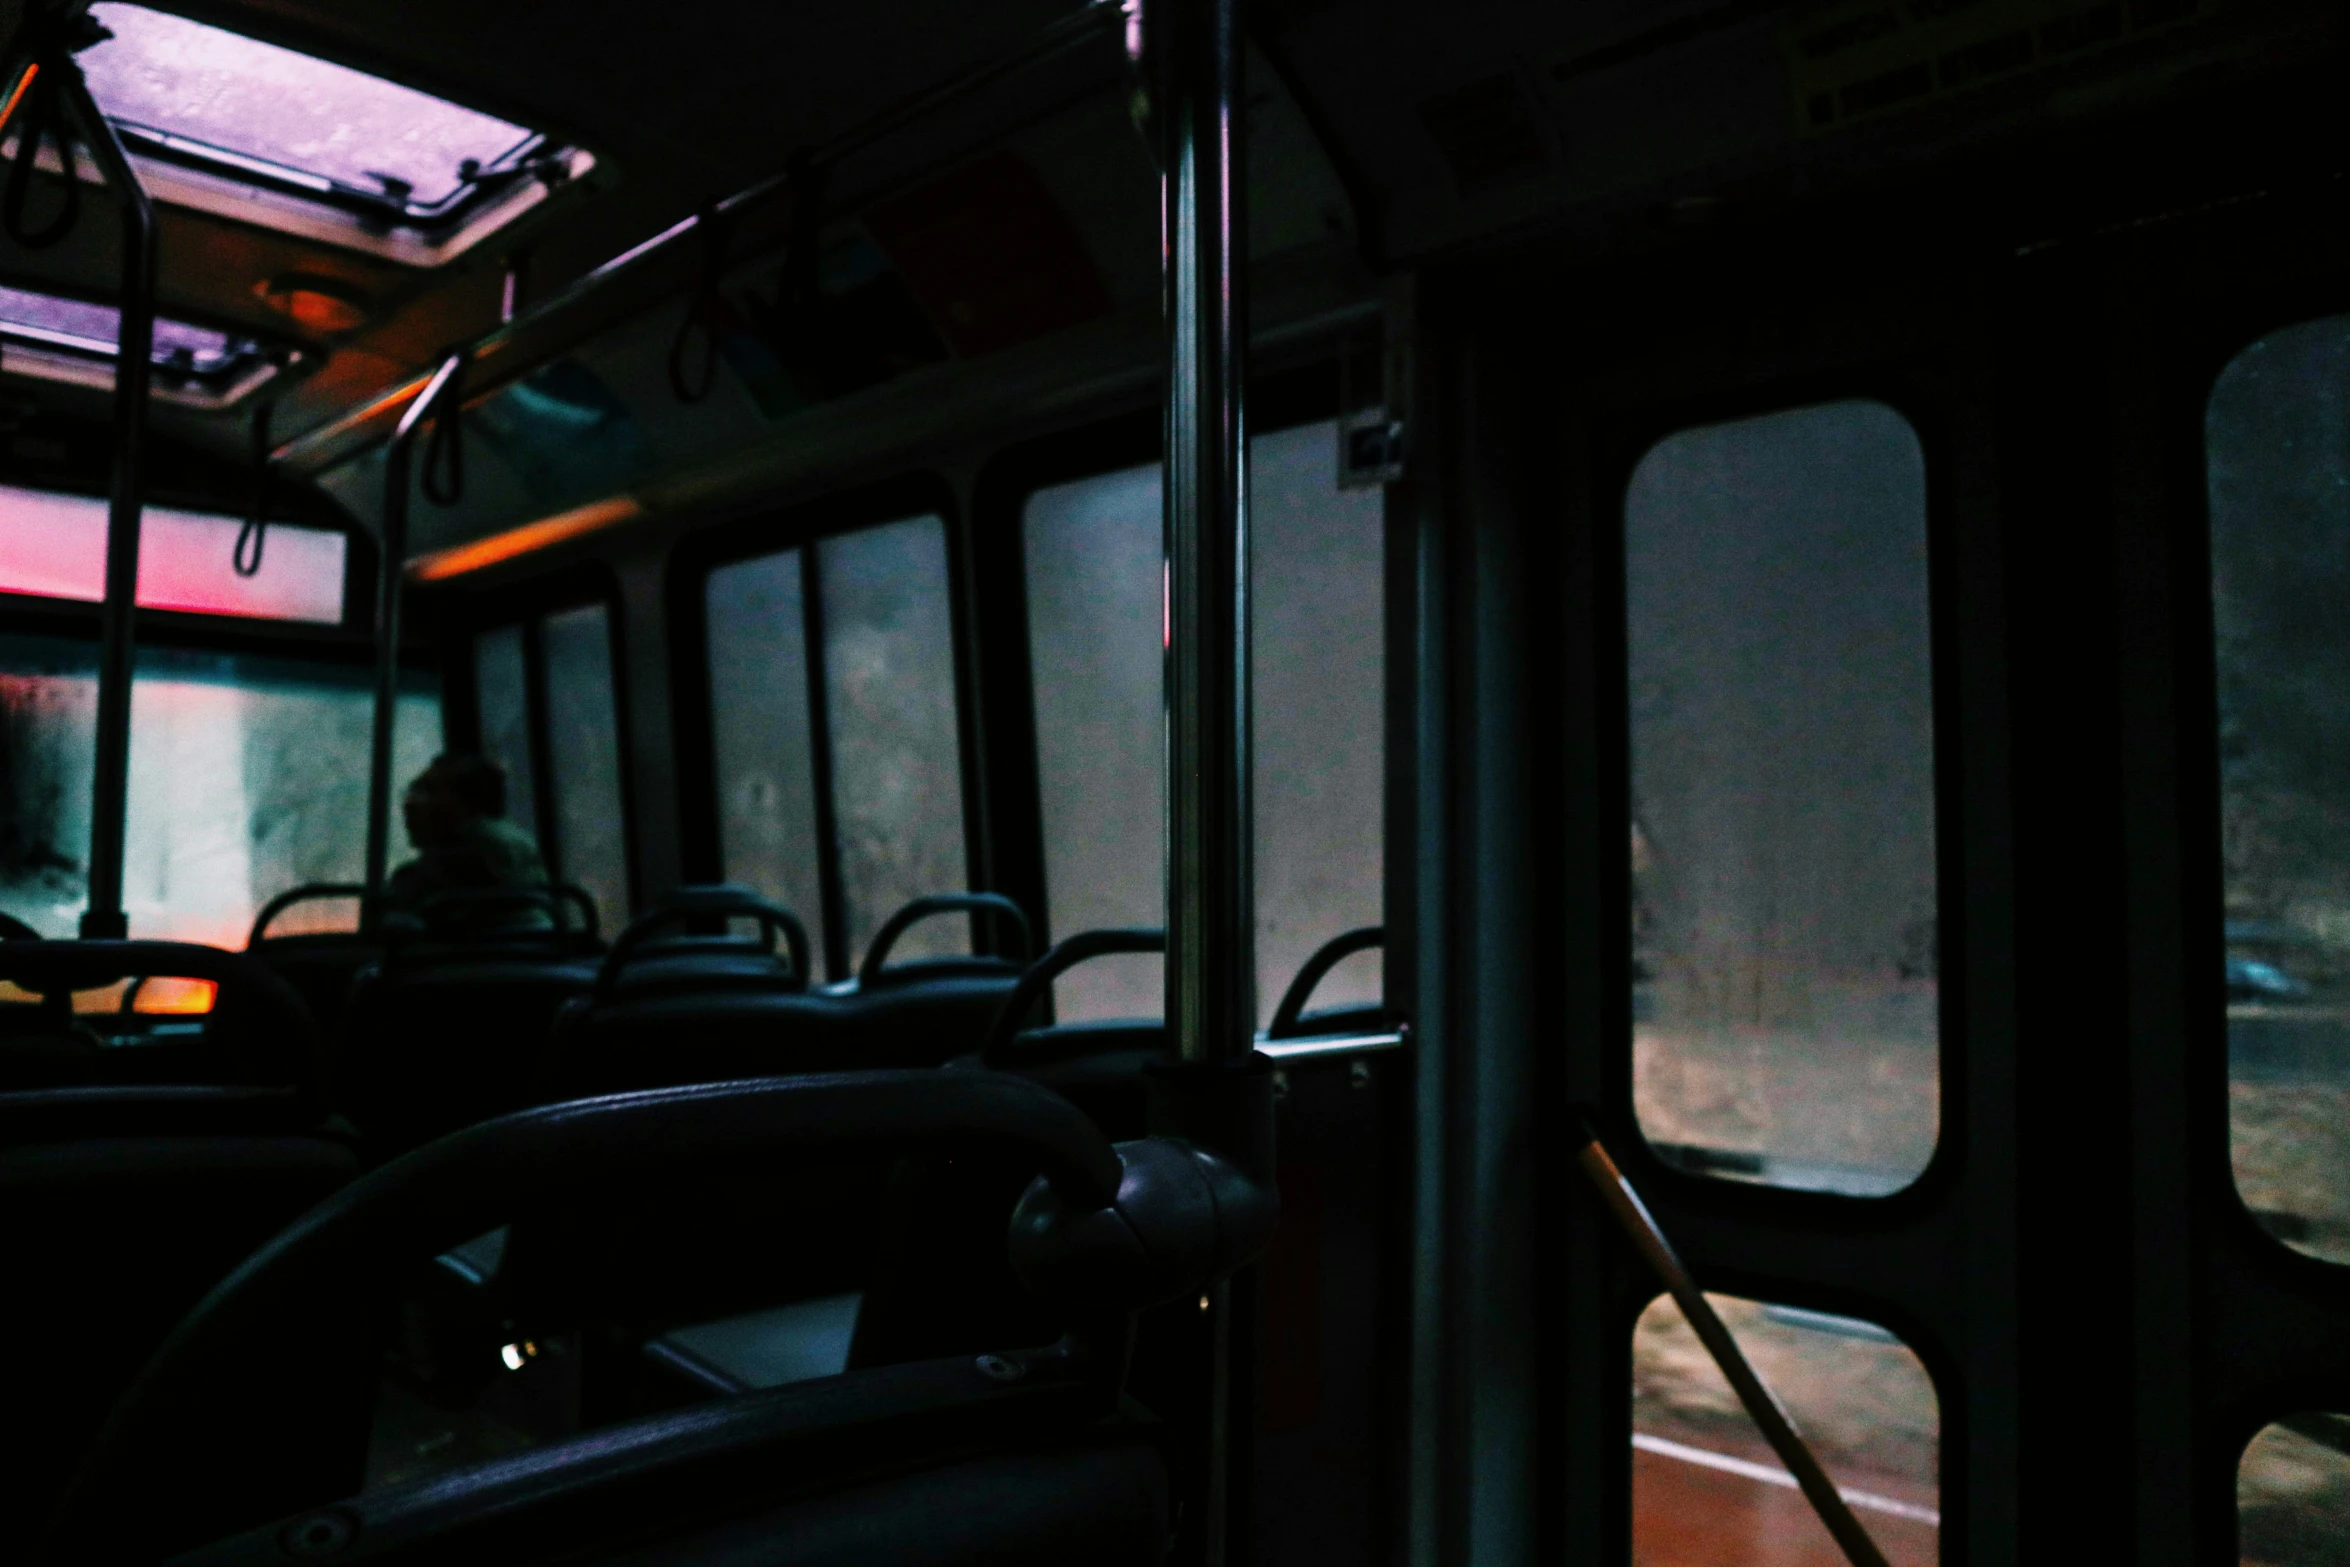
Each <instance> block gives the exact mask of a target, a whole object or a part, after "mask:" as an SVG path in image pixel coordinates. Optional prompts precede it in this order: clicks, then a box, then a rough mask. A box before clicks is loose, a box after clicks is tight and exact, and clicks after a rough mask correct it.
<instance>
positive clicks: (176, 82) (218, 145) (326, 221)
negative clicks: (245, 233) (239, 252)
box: [44, 0, 594, 264]
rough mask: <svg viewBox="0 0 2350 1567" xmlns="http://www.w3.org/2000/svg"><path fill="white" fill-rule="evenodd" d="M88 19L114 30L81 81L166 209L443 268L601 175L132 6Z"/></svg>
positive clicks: (503, 129) (383, 87)
mask: <svg viewBox="0 0 2350 1567" xmlns="http://www.w3.org/2000/svg"><path fill="white" fill-rule="evenodd" d="M90 14H91V15H92V16H93V17H95V18H96V19H97V20H98V21H99V22H100V23H101V24H102V25H103V26H104V27H105V28H106V29H107V31H108V32H110V33H112V34H113V36H112V37H111V38H109V39H107V40H105V41H104V42H101V43H98V44H95V45H93V46H92V47H90V48H88V49H86V50H84V51H82V53H81V54H80V55H79V57H78V58H79V60H80V62H81V67H82V71H83V74H84V75H85V76H87V77H88V79H89V83H90V91H91V94H92V95H93V96H94V97H95V98H96V99H97V100H98V105H99V107H100V108H101V109H103V110H104V111H105V112H106V117H107V118H108V119H109V120H111V121H113V122H114V125H115V128H116V130H117V131H119V132H120V133H121V135H122V137H123V141H124V144H125V147H126V148H127V150H128V151H129V152H130V153H131V155H132V157H133V159H134V161H136V163H137V164H138V166H139V172H140V176H141V178H142V179H143V180H145V181H146V182H147V183H148V186H149V189H150V191H151V193H152V194H153V195H154V196H155V197H156V198H157V199H158V200H162V201H169V202H172V203H175V204H177V205H180V206H190V207H196V208H199V209H201V210H205V211H211V212H216V213H219V214H220V215H222V216H225V217H232V218H238V219H242V220H244V221H247V222H258V223H265V224H268V225H269V226H271V227H274V228H280V229H289V230H292V231H294V232H297V233H306V234H309V235H311V236H312V237H314V238H319V239H326V240H331V241H334V242H337V243H342V244H346V245H351V246H353V247H355V248H360V249H367V250H373V251H376V252H378V253H381V254H386V255H389V256H391V257H393V258H394V259H398V260H403V261H410V262H416V263H422V264H431V263H434V262H437V261H441V260H445V259H447V258H448V257H450V256H453V255H455V254H457V253H458V252H459V251H461V250H463V249H465V248H466V247H467V246H469V245H470V244H472V243H473V242H474V241H476V240H478V239H480V238H481V237H482V236H484V235H485V234H487V233H489V232H490V231H492V230H494V229H496V228H499V227H502V226H503V225H504V224H506V223H507V222H510V221H511V220H512V219H513V218H515V217H517V216H519V215H520V214H521V213H522V212H523V211H524V210H526V209H528V208H529V207H531V206H534V205H536V204H537V203H538V202H539V201H541V200H544V199H545V197H546V194H547V192H548V190H549V189H550V188H551V187H552V186H554V185H556V184H559V183H561V182H563V181H565V180H568V179H572V178H575V177H577V176H579V175H582V174H585V173H586V172H587V171H588V170H589V169H590V168H592V167H593V166H594V160H593V159H592V158H590V157H589V156H588V155H587V154H586V153H584V152H581V151H579V150H577V149H575V148H569V147H563V146H559V145H557V144H555V143H554V142H552V141H550V140H549V139H548V138H547V137H546V136H544V135H542V134H540V133H539V132H537V131H534V130H531V129H530V128H528V127H527V126H521V125H515V124H512V123H511V122H509V121H506V120H501V119H498V118H497V117H496V116H494V115H488V114H483V113H480V112H479V111H477V110H473V109H468V108H465V107H463V106H462V105H459V104H454V103H450V102H449V101H447V100H446V99H443V98H436V97H434V96H433V95H432V94H430V93H426V92H420V91H418V90H417V89H415V88H413V87H404V86H401V85H400V84H399V83H397V82H390V81H386V80H384V79H383V78H381V77H378V76H370V75H368V74H367V73H365V72H363V71H356V70H353V69H351V68H350V67H349V66H345V65H336V64H334V63H333V62H331V61H327V60H320V59H316V58H313V57H312V56H310V55H306V54H302V53H299V52H297V51H295V50H292V49H285V48H281V47H279V46H278V45H276V44H270V43H263V42H261V41H260V40H259V39H255V38H247V37H245V36H243V35H242V34H239V33H232V32H229V31H226V30H225V29H222V28H218V27H211V26H207V25H206V24H204V23H202V22H196V21H191V20H189V19H188V18H186V17H184V16H174V15H172V14H170V13H168V12H164V11H154V10H150V9H148V8H147V7H145V6H140V5H128V4H123V3H120V0H100V3H98V4H96V5H93V6H91V7H90ZM44 161H46V160H44ZM90 172H93V171H85V175H84V177H89V174H90Z"/></svg>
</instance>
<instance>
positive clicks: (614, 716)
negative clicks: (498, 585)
mask: <svg viewBox="0 0 2350 1567" xmlns="http://www.w3.org/2000/svg"><path fill="white" fill-rule="evenodd" d="M539 639H540V643H541V646H542V647H543V649H544V656H545V659H546V668H547V753H546V754H547V760H548V762H549V764H550V770H551V771H552V772H553V774H554V778H553V783H554V786H555V787H554V795H555V840H556V842H557V844H558V845H559V846H560V850H559V852H560V854H561V857H562V867H563V868H562V871H561V872H560V874H561V876H562V879H563V880H565V881H568V882H576V883H578V884H579V885H580V886H582V887H584V888H586V889H587V891H588V892H589V894H590V895H591V896H593V897H594V898H595V900H596V908H597V910H598V912H600V913H601V914H602V915H603V917H604V918H605V919H606V920H607V921H611V922H615V923H617V921H618V920H620V919H624V918H626V917H627V913H628V907H629V902H628V827H627V816H626V814H625V810H624V807H623V805H622V801H621V794H620V714H619V711H618V708H617V706H616V705H615V702H614V699H613V694H612V629H611V619H610V614H609V612H608V611H607V610H606V609H605V608H604V606H603V605H601V604H583V605H581V606H580V607H579V608H577V609H567V610H564V611H562V612H561V613H560V614H554V615H549V616H548V617H547V618H546V620H545V621H543V622H542V623H541V624H540V627H539Z"/></svg>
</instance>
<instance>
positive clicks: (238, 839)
mask: <svg viewBox="0 0 2350 1567" xmlns="http://www.w3.org/2000/svg"><path fill="white" fill-rule="evenodd" d="M97 711H98V678H97V649H96V646H95V644H92V643H86V642H76V641H68V640H64V639H61V638H48V637H17V636H10V637H0V909H4V910H5V911H6V912H8V913H10V914H13V915H15V916H16V917H17V918H19V919H21V920H23V921H25V922H26V923H27V924H29V925H31V926H33V927H34V928H35V929H37V930H39V931H41V932H42V933H43V934H45V935H50V936H70V935H73V934H74V933H75V930H76V928H77V927H78V924H79V921H80V918H81V911H82V909H83V908H84V906H85V905H86V904H87V902H88V876H89V842H90V780H91V771H92V768H93V766H94V763H95V746H96V737H97ZM373 712H374V694H373V679H372V676H371V675H370V673H369V672H368V671H367V670H366V669H364V668H360V667H353V666H341V665H313V664H305V663H300V662H297V661H294V660H289V659H272V658H260V657H253V656H248V655H244V654H226V653H197V652H188V651H182V650H178V649H171V648H160V647H153V646H149V647H143V648H141V649H140V650H139V654H138V674H137V677H136V680H135V682H134V684H133V686H132V691H131V766H130V797H129V818H128V829H127V834H126V838H125V842H124V866H123V901H124V906H125V909H126V912H127V913H128V914H129V917H130V926H131V933H132V934H133V935H134V936H139V937H151V938H155V939H159V940H174V941H200V942H207V943H211V944H213V945H216V946H225V947H232V948H241V947H243V946H244V944H245V937H246V934H247V932H248V930H249V928H250V927H251V925H252V921H253V916H254V914H255V913H256V912H258V910H259V908H260V906H261V904H263V903H264V902H266V901H267V900H268V899H270V898H272V897H274V896H276V895H277V894H278V893H280V892H284V891H286V890H287V889H289V888H291V887H294V886H298V885H300V884H302V883H304V882H316V881H346V882H347V881H357V880H358V879H359V876H360V874H361V871H362V869H363V862H364V858H365V853H366V836H367V762H368V749H369V734H370V728H371V724H372V717H373ZM440 748H441V712H440V696H439V690H438V686H437V683H436V682H434V681H432V680H431V679H430V678H429V677H425V676H410V677H408V678H407V679H406V681H405V683H404V687H403V690H402V694H401V698H400V703H399V706H398V708H397V709H396V711H395V729H394V740H393V759H394V769H395V771H394V776H395V777H396V778H407V777H413V776H414V775H415V774H416V773H419V772H422V771H423V770H424V768H425V765H426V764H427V763H429V762H430V761H431V760H432V758H433V756H434V754H435V753H436V752H438V751H439V750H440ZM348 914H349V910H348V908H347V906H337V905H335V904H325V905H318V906H312V907H311V908H309V909H308V910H307V911H305V910H303V909H297V910H295V911H294V912H293V913H291V914H289V915H288V916H287V917H286V918H285V919H284V920H282V921H280V922H279V923H278V924H277V925H275V926H273V927H272V929H273V930H276V931H278V932H280V933H290V932H294V931H298V930H301V929H304V928H306V927H307V926H309V925H312V924H323V925H333V924H347V923H348Z"/></svg>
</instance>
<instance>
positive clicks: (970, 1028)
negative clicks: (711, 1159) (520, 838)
mask: <svg viewBox="0 0 2350 1567" xmlns="http://www.w3.org/2000/svg"><path fill="white" fill-rule="evenodd" d="M684 893H685V895H686V896H687V901H686V902H683V903H673V904H671V905H669V906H665V907H664V908H663V909H660V910H657V911H655V912H654V913H652V914H649V915H647V916H645V918H644V919H642V920H640V921H638V923H637V925H635V926H632V927H630V931H629V933H628V934H627V935H624V936H623V937H622V939H621V940H620V941H618V942H615V943H614V944H613V950H612V952H611V954H610V955H609V956H608V957H607V958H606V960H605V964H604V969H603V972H602V974H601V975H600V976H599V977H598V980H597V984H596V988H595V991H594V993H593V994H592V995H590V996H588V997H586V998H584V999H582V1000H579V1001H577V1002H574V1003H572V1004H571V1005H569V1006H567V1007H566V1008H565V1009H564V1012H563V1015H562V1017H561V1018H559V1019H558V1020H557V1023H556V1027H555V1033H554V1037H553V1039H552V1041H551V1043H550V1047H549V1055H548V1060H547V1067H546V1072H545V1075H544V1077H543V1079H542V1081H541V1084H540V1090H539V1096H540V1098H542V1099H560V1098H574V1097H578V1096H580V1095H583V1094H590V1093H614V1092H620V1091H624V1090H628V1089H635V1088H653V1087H661V1086H665V1085H668V1084H673V1083H693V1082H722V1081H724V1080H726V1079H728V1078H733V1077H764V1076H773V1075H776V1074H779V1073H787V1072H819V1071H834V1070H849V1069H858V1068H877V1067H900V1066H904V1067H911V1066H935V1065H937V1064H939V1063H940V1062H942V1061H945V1060H946V1059H948V1058H949V1057H951V1056H953V1055H955V1054H957V1053H958V1052H960V1051H963V1050H967V1049H969V1048H970V1046H971V1045H972V1044H973V1043H975V1042H976V1041H977V1039H978V1037H979V1034H980V1031H981V1030H982V1029H983V1028H984V1027H985V1026H986V1021H987V1019H989V1018H990V1017H992V1016H993V1015H994V1014H995V1012H996V1010H997V1009H998V1008H999V1007H1000V1006H1001V1004H1002V1001H1003V998H1004V996H1005V995H1007V994H1008V993H1009V992H1010V991H1011V989H1012V987H1013V985H1014V984H1015V983H1017V981H1018V977H1019V973H1020V964H1019V962H1018V961H1017V960H1014V959H1009V958H1001V957H992V956H972V957H949V958H931V959H924V960H919V961H916V962H912V963H899V964H895V965H892V964H890V963H889V961H888V960H889V956H890V953H891V952H892V951H893V950H894V948H895V946H896V943H897V941H898V938H899V937H900V936H902V935H903V934H904V933H905V931H906V930H907V929H909V928H910V927H912V926H913V925H914V924H915V923H916V922H918V921H920V920H923V919H927V918H930V917H933V916H935V915H940V914H947V913H991V914H995V915H998V916H1000V917H1002V918H1004V919H1006V920H1007V921H1009V922H1010V923H1011V924H1012V927H1013V929H1014V931H1015V932H1016V933H1017V935H1018V937H1019V943H1020V950H1021V952H1022V954H1023V955H1025V952H1026V943H1027V920H1026V918H1025V916H1023V915H1022V914H1021V912H1020V909H1019V906H1018V905H1016V904H1014V903H1013V902H1012V901H1011V900H1010V899H1008V898H1005V897H1002V896H1001V895H999V894H996V893H984V892H978V893H938V894H933V895H931V896H929V897H923V898H917V899H915V900H914V901H913V902H911V903H909V904H907V905H906V907H904V908H903V909H900V910H899V911H898V912H897V913H896V914H895V915H893V916H892V917H891V918H890V919H889V920H888V921H887V922H886V923H885V924H884V925H883V926H882V928H881V929H880V931H878V932H877V933H876V934H875V936H874V938H873V941H872V943H871V945H870V946H869V948H868V950H867V952H866V956H865V962H864V965H863V967H862V970H861V971H860V972H859V974H858V975H857V977H856V978H855V979H853V980H850V981H847V982H845V983H843V984H840V985H832V986H825V987H823V988H821V989H812V988H809V987H808V986H807V985H806V984H805V983H804V982H802V981H801V980H800V979H799V976H801V975H804V974H805V973H806V972H807V969H806V966H805V965H806V961H807V938H806V936H805V934H804V933H803V932H802V931H801V929H800V925H799V922H798V920H796V919H793V918H792V917H791V916H790V915H789V914H787V913H786V912H785V911H783V910H781V909H777V908H775V907H774V906H773V905H771V904H767V903H765V902H764V901H762V900H761V899H759V898H758V897H757V895H756V894H754V893H751V892H749V891H748V890H747V889H742V888H716V887H713V888H693V889H684ZM695 915H699V916H702V917H705V918H718V917H723V916H728V915H731V916H736V917H752V918H758V919H760V920H762V921H763V922H767V923H770V924H774V925H776V926H777V928H780V929H782V930H783V932H784V933H785V935H786V938H787V945H788V946H789V949H790V955H791V962H792V967H791V969H790V970H789V971H781V970H777V971H773V972H770V973H765V974H762V973H760V972H758V971H755V970H747V969H745V968H744V967H742V960H741V959H740V958H739V957H734V958H728V957H725V956H724V955H723V954H713V953H712V952H711V951H710V950H708V949H699V950H697V949H692V948H688V949H686V950H683V951H682V952H680V951H678V950H676V949H674V948H669V947H664V946H661V945H657V944H656V943H655V941H654V937H655V935H656V934H657V933H658V932H660V931H662V930H665V929H669V928H673V927H674V926H675V925H677V924H678V923H680V922H681V921H683V920H685V919H687V918H689V917H692V916H695ZM783 921H789V923H788V924H782V923H781V922H783ZM640 929H641V930H642V931H643V932H644V935H643V936H642V937H641V938H640V937H638V932H639V930H640Z"/></svg>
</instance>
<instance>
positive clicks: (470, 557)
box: [408, 495, 645, 582]
mask: <svg viewBox="0 0 2350 1567" xmlns="http://www.w3.org/2000/svg"><path fill="white" fill-rule="evenodd" d="M644 514H645V508H644V505H643V503H642V502H640V501H638V500H637V498H636V497H635V496H633V495H615V496H613V497H611V498H610V499H608V500H601V501H591V502H589V503H588V504H587V505H585V506H580V507H576V508H574V509H573V510H570V511H567V512H559V513H557V514H556V515H555V516H552V517H545V518H542V519H540V520H539V521H537V522H526V523H524V524H523V525H522V526H521V527H519V528H508V529H507V530H506V531H505V532H504V533H493V534H491V535H490V536H489V537H488V538H486V539H476V540H474V541H473V542H472V543H471V544H459V545H456V546H454V547H453V548H450V549H445V550H437V551H435V552H434V553H432V554H430V555H421V556H418V557H417V558H416V559H415V560H412V561H410V562H409V563H408V575H409V577H410V578H412V579H413V580H415V581H417V582H442V581H446V580H447V579H448V578H450V577H457V576H463V575H464V574H465V573H467V572H470V571H480V570H482V569H484V568H485V567H489V566H496V565H500V564H503V563H504V562H506V561H510V560H514V559H516V558H518V557H520V556H523V555H528V554H531V553H532V552H533V551H536V550H543V549H546V548H547V547H548V546H550V545H554V544H560V543H562V542H563V541H564V540H565V539H576V538H578V537H579V536H580V535H582V534H585V533H594V532H597V531H598V530H600V529H604V528H611V527H617V526H618V525H620V524H621V523H624V522H633V521H635V520H636V519H637V518H639V517H642V516H643V515H644Z"/></svg>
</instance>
